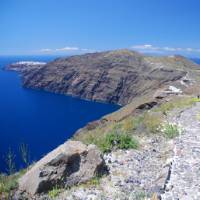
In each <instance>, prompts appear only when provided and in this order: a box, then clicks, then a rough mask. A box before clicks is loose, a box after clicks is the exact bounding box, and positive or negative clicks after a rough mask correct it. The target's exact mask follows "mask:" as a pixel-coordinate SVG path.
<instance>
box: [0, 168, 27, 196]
mask: <svg viewBox="0 0 200 200" xmlns="http://www.w3.org/2000/svg"><path fill="white" fill-rule="evenodd" d="M25 172H26V170H21V171H19V172H18V173H16V174H12V175H9V176H8V175H5V174H0V197H2V196H3V197H4V199H12V195H13V191H14V190H15V189H16V188H17V187H18V179H19V178H20V177H21V176H22V175H23V174H24V173H25Z"/></svg>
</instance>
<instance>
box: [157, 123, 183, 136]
mask: <svg viewBox="0 0 200 200" xmlns="http://www.w3.org/2000/svg"><path fill="white" fill-rule="evenodd" d="M161 131H162V132H163V133H164V135H165V136H166V137H167V138H169V139H172V138H174V137H176V136H178V135H179V133H180V130H179V128H178V126H177V125H176V124H170V123H166V124H164V125H163V127H162V129H161Z"/></svg>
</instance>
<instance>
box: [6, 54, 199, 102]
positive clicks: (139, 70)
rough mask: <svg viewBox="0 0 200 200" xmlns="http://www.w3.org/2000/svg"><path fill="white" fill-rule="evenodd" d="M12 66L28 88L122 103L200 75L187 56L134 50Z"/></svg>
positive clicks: (197, 68) (197, 67) (195, 65)
mask: <svg viewBox="0 0 200 200" xmlns="http://www.w3.org/2000/svg"><path fill="white" fill-rule="evenodd" d="M8 68H9V69H13V70H18V71H21V73H22V74H23V84H24V86H26V87H30V88H37V89H44V90H47V91H51V92H56V93H62V94H68V95H72V96H77V97H79V98H83V99H90V100H95V101H102V102H107V103H116V104H119V105H125V104H128V103H130V102H132V101H133V100H134V98H136V97H138V96H141V95H149V94H152V92H154V91H155V90H157V89H158V88H160V87H163V86H166V85H170V83H172V82H176V81H177V80H181V79H182V78H183V77H186V76H187V75H190V76H196V75H199V74H200V67H199V66H198V65H197V64H195V63H193V62H192V61H189V60H187V59H186V58H184V57H181V56H173V57H151V56H144V55H142V54H139V53H137V52H134V51H130V50H116V51H107V52H100V53H90V54H85V55H79V56H71V57H68V58H59V59H56V60H54V61H53V62H49V63H47V64H46V65H42V66H41V65H38V67H37V66H33V67H32V68H31V67H30V66H29V67H28V68H23V70H22V68H20V65H18V66H16V65H10V66H9V67H8ZM193 72H194V73H193ZM186 81H187V80H186Z"/></svg>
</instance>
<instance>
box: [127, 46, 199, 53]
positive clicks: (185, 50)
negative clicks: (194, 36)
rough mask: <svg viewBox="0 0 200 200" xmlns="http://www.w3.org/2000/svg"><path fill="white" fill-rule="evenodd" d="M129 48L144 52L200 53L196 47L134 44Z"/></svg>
mask: <svg viewBox="0 0 200 200" xmlns="http://www.w3.org/2000/svg"><path fill="white" fill-rule="evenodd" d="M130 48H131V49H134V50H137V51H140V52H144V53H170V52H173V53H200V49H196V48H180V47H158V46H153V45H151V44H143V45H134V46H131V47H130Z"/></svg>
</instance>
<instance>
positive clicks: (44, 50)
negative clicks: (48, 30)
mask: <svg viewBox="0 0 200 200" xmlns="http://www.w3.org/2000/svg"><path fill="white" fill-rule="evenodd" d="M52 51H53V50H52V49H40V52H46V53H50V52H52Z"/></svg>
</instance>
